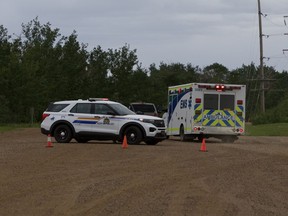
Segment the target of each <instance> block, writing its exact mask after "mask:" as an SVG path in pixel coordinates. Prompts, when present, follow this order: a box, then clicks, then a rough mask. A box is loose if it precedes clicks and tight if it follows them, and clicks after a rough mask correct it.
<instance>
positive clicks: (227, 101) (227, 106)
mask: <svg viewBox="0 0 288 216" xmlns="http://www.w3.org/2000/svg"><path fill="white" fill-rule="evenodd" d="M234 104H235V96H234V95H220V109H221V110H228V111H232V110H234Z"/></svg>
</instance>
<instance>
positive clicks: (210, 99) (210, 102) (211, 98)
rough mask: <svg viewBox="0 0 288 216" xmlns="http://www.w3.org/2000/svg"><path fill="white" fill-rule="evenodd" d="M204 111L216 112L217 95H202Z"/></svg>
mask: <svg viewBox="0 0 288 216" xmlns="http://www.w3.org/2000/svg"><path fill="white" fill-rule="evenodd" d="M204 109H205V110H218V95H217V94H204Z"/></svg>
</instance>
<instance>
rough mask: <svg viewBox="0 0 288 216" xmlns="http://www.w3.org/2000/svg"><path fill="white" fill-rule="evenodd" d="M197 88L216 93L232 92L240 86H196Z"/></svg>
mask: <svg viewBox="0 0 288 216" xmlns="http://www.w3.org/2000/svg"><path fill="white" fill-rule="evenodd" d="M198 88H205V89H207V90H216V91H219V92H220V91H233V90H240V89H241V87H240V86H226V85H223V84H217V85H198Z"/></svg>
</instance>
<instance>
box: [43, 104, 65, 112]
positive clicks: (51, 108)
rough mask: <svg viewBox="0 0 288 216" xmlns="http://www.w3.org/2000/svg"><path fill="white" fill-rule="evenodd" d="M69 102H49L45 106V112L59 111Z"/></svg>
mask: <svg viewBox="0 0 288 216" xmlns="http://www.w3.org/2000/svg"><path fill="white" fill-rule="evenodd" d="M68 105H69V104H53V103H51V104H49V106H48V108H47V110H46V111H47V112H60V111H61V110H63V109H64V108H65V107H67V106H68Z"/></svg>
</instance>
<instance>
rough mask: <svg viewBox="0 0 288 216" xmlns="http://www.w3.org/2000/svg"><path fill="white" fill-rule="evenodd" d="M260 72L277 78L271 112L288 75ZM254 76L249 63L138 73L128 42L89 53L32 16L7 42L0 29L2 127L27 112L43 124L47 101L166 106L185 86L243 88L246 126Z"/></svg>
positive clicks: (254, 108)
mask: <svg viewBox="0 0 288 216" xmlns="http://www.w3.org/2000/svg"><path fill="white" fill-rule="evenodd" d="M264 71H265V77H269V78H273V79H275V81H274V82H270V83H267V84H266V87H267V88H268V89H269V90H268V91H266V108H267V109H268V110H269V109H271V110H272V109H275V107H277V106H281V103H283V101H285V100H287V95H288V93H287V92H288V86H287V83H288V74H287V71H282V72H278V71H275V69H274V68H273V67H265V70H264ZM258 78H259V68H258V67H257V66H255V64H254V63H251V64H250V65H242V66H241V67H239V68H237V69H234V70H229V69H228V68H226V67H225V66H224V65H221V64H219V63H214V64H212V65H209V66H206V67H204V68H200V67H199V66H194V65H192V64H191V63H189V64H182V63H170V64H166V63H163V62H162V63H160V65H159V66H156V65H155V64H154V63H152V64H151V65H150V66H149V68H144V67H142V65H141V62H140V61H139V59H138V57H137V50H136V49H131V48H130V46H129V45H128V44H125V45H123V47H120V48H118V49H112V48H111V49H107V50H103V49H102V48H101V46H97V47H95V48H93V49H92V50H91V51H88V49H87V44H83V43H80V42H79V41H78V38H77V33H76V31H73V32H72V33H71V34H70V35H69V36H63V35H61V34H60V29H58V28H52V26H51V24H50V23H46V24H41V23H40V21H39V20H38V18H35V19H33V20H32V21H30V22H28V23H27V24H22V30H21V34H20V35H18V36H15V35H14V36H13V37H12V36H11V35H9V34H8V30H7V29H6V28H5V27H4V26H3V25H0V86H1V91H0V101H1V103H0V123H9V122H13V123H14V122H29V121H30V120H31V113H32V114H33V118H34V119H35V121H41V114H42V112H43V111H44V110H45V109H46V107H47V105H48V103H49V102H53V101H59V100H69V99H87V98H89V97H108V98H109V99H111V100H115V101H119V102H121V103H123V104H128V103H130V102H135V101H144V102H152V103H155V104H156V105H159V106H161V107H162V108H165V107H166V106H167V89H168V86H172V85H179V84H185V83H189V82H203V83H207V82H208V83H224V84H225V83H231V84H244V85H246V86H247V95H246V97H247V119H248V120H250V119H253V118H254V117H255V116H258V115H257V114H256V113H258V111H259V106H258V104H259V80H258V81H257V79H258ZM279 118H280V119H281V118H282V117H281V116H280V117H279ZM286 118H287V121H288V116H287V114H286Z"/></svg>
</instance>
